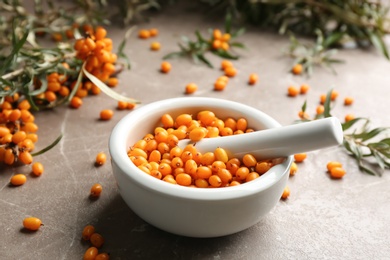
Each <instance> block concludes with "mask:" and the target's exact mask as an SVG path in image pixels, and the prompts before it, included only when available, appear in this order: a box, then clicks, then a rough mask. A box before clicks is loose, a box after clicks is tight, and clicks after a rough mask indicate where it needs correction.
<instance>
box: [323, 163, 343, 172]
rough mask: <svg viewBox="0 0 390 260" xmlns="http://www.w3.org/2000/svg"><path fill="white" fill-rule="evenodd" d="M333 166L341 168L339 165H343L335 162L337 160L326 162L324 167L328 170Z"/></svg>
mask: <svg viewBox="0 0 390 260" xmlns="http://www.w3.org/2000/svg"><path fill="white" fill-rule="evenodd" d="M334 167H340V168H341V167H343V165H342V164H341V163H340V162H337V161H331V162H328V163H327V165H326V168H327V169H328V171H329V172H330V171H331V170H332V168H334Z"/></svg>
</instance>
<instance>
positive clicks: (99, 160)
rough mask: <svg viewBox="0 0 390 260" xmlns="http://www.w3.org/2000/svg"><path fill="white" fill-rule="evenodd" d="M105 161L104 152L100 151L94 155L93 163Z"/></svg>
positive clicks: (98, 163) (103, 162)
mask: <svg viewBox="0 0 390 260" xmlns="http://www.w3.org/2000/svg"><path fill="white" fill-rule="evenodd" d="M106 161H107V156H106V154H105V153H104V152H100V153H98V154H97V155H96V159H95V163H96V165H103V164H105V163H106Z"/></svg>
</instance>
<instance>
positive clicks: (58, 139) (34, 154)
mask: <svg viewBox="0 0 390 260" xmlns="http://www.w3.org/2000/svg"><path fill="white" fill-rule="evenodd" d="M62 136H63V135H62V133H61V134H60V135H59V136H58V137H57V139H56V140H54V142H53V143H51V144H50V145H48V146H46V147H45V148H43V149H42V150H40V151H38V152H35V153H32V154H31V155H32V156H37V155H40V154H43V153H45V152H47V151H49V150H50V149H52V148H53V147H54V146H56V145H57V144H58V143H59V142H60V141H61V139H62Z"/></svg>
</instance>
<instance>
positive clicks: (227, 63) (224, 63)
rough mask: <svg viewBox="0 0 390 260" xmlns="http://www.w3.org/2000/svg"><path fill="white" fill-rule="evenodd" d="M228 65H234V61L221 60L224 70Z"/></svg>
mask: <svg viewBox="0 0 390 260" xmlns="http://www.w3.org/2000/svg"><path fill="white" fill-rule="evenodd" d="M228 67H233V63H232V62H231V61H228V60H223V61H221V69H222V70H225V69H226V68H228Z"/></svg>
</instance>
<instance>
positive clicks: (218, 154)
mask: <svg viewBox="0 0 390 260" xmlns="http://www.w3.org/2000/svg"><path fill="white" fill-rule="evenodd" d="M214 155H215V159H216V160H217V161H221V162H224V163H227V162H228V161H229V156H228V154H227V152H226V150H225V149H223V148H221V147H217V148H216V149H215V150H214Z"/></svg>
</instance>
